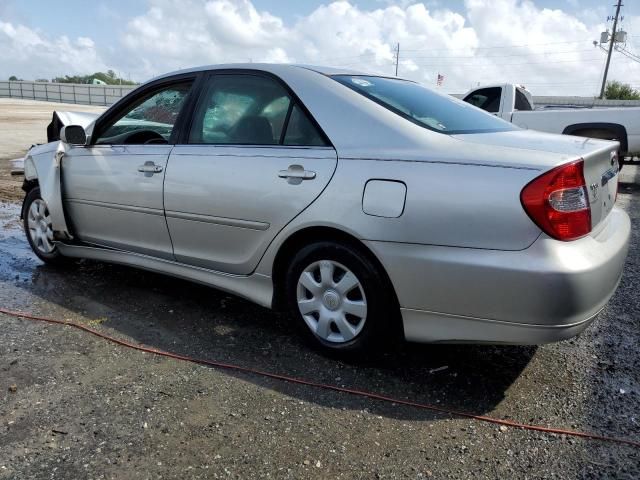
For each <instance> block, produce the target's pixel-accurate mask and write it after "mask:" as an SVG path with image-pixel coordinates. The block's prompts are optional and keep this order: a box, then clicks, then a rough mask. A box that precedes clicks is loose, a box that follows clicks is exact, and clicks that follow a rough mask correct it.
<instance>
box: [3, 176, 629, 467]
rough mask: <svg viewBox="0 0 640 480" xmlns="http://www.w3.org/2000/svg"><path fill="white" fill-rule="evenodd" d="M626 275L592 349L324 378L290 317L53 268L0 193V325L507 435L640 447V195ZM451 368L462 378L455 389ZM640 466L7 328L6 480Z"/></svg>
mask: <svg viewBox="0 0 640 480" xmlns="http://www.w3.org/2000/svg"><path fill="white" fill-rule="evenodd" d="M623 173H624V176H623V180H624V183H622V184H621V193H620V195H619V198H618V202H619V204H620V205H621V206H622V207H623V208H625V209H626V210H627V211H628V212H629V214H630V215H631V216H632V219H633V227H634V230H633V238H632V245H631V249H630V253H629V257H628V261H627V267H626V271H625V275H624V277H623V279H622V282H621V285H620V288H619V289H618V292H617V293H616V295H615V297H614V298H613V299H612V301H611V303H610V304H609V306H608V307H607V308H606V309H605V310H604V311H603V313H602V314H601V315H600V316H599V318H598V319H597V320H596V321H595V322H594V324H593V325H592V326H591V327H590V328H589V329H588V330H587V331H586V332H585V333H584V334H582V335H581V336H579V337H578V338H576V339H573V340H569V341H565V342H561V343H557V344H552V345H545V346H541V347H538V348H535V347H509V346H478V345H459V346H454V345H436V346H429V345H406V346H405V348H404V349H403V350H402V351H400V352H396V353H394V354H387V355H385V356H383V357H382V358H377V359H371V360H370V361H367V362H363V363H361V364H354V363H345V362H342V361H337V360H332V359H328V358H325V357H323V356H321V355H319V354H318V353H316V352H315V351H313V350H312V349H310V348H309V347H308V346H306V345H304V343H302V341H301V340H300V339H299V338H298V337H297V336H296V335H295V334H294V333H293V332H292V331H293V330H294V329H293V328H292V326H291V324H290V320H289V319H288V318H287V317H286V316H281V315H277V314H274V313H272V312H270V311H268V310H265V309H263V308H260V307H257V306H255V305H252V304H250V303H248V302H246V301H244V300H241V299H239V298H236V297H233V296H229V295H227V294H225V293H222V292H219V291H216V290H213V289H209V288H205V287H201V286H198V285H195V284H191V283H188V282H183V281H180V280H176V279H172V278H168V277H163V276H160V275H155V274H151V273H147V272H142V271H137V270H134V269H130V268H126V267H120V266H113V265H106V264H100V263H96V262H89V261H84V262H80V263H79V264H78V265H77V266H75V267H71V268H67V269H54V268H50V267H47V266H44V265H42V263H41V262H39V261H38V260H37V259H36V258H35V256H34V255H33V254H32V253H31V252H30V250H29V247H28V245H27V243H26V240H25V238H24V235H23V233H22V231H21V228H20V225H19V221H18V220H17V216H18V213H19V204H18V203H16V202H15V199H16V197H15V196H12V195H5V196H2V195H3V194H2V192H0V306H1V307H4V308H9V309H22V310H26V311H31V312H36V313H39V314H42V315H46V316H51V317H55V318H60V319H70V320H74V321H77V322H80V323H83V324H86V325H89V326H92V327H94V328H97V329H99V330H101V331H104V332H107V333H109V334H112V335H114V336H117V337H119V338H124V339H128V340H130V341H133V342H140V343H143V344H145V345H149V346H153V347H156V348H162V349H166V350H170V351H173V352H177V353H181V354H186V355H192V356H197V357H202V358H207V359H211V360H218V361H222V362H228V363H234V364H237V365H241V366H245V367H252V368H258V369H263V370H268V371H270V372H275V373H280V374H285V375H291V376H298V377H302V378H306V379H310V380H313V381H321V382H326V383H330V384H334V385H344V386H348V387H354V388H359V389H366V390H370V391H375V392H379V393H383V394H385V395H391V396H395V397H397V398H402V399H411V400H415V401H419V402H426V403H431V404H435V405H439V406H445V407H450V408H455V409H460V410H466V411H470V412H473V413H478V414H487V415H492V416H494V417H498V418H508V419H514V420H517V421H522V422H531V423H535V424H542V425H548V426H554V427H564V428H571V429H578V430H585V431H591V432H597V433H601V434H604V435H611V436H616V437H625V438H630V439H635V440H639V439H640V357H639V355H638V345H639V344H640V323H639V319H640V300H639V297H638V294H637V291H638V288H640V274H639V273H638V272H639V271H640V245H639V242H640V230H639V228H638V221H639V217H640V187H639V184H638V183H637V182H638V180H640V175H639V174H638V171H637V169H636V168H635V167H632V168H629V169H627V170H626V171H625V172H623ZM440 367H446V368H444V369H441V368H440ZM639 466H640V449H634V448H632V447H628V446H623V445H617V444H612V443H602V442H598V441H590V440H583V439H578V438H572V437H564V436H559V435H547V434H542V433H536V432H528V431H522V430H517V429H511V428H500V427H498V426H495V425H491V424H486V423H479V422H475V421H472V420H468V419H459V418H450V417H447V416H443V415H439V414H434V413H431V412H428V411H424V410H417V409H414V408H409V407H404V406H400V405H397V404H390V403H383V402H380V401H374V400H367V399H362V398H358V397H353V396H350V395H346V394H341V393H336V392H330V391H324V390H318V389H314V388H311V387H303V386H298V385H293V384H289V383H284V382H279V381H276V380H270V379H265V378H261V377H257V376H254V375H248V374H240V373H234V372H233V371H229V370H217V369H213V368H209V367H203V366H196V365H193V364H189V363H184V362H180V361H176V360H171V359H167V358H163V357H158V356H155V355H151V354H145V353H141V352H136V351H132V350H128V349H124V348H122V347H120V346H116V345H113V344H110V343H107V342H105V341H104V340H101V339H98V338H96V337H93V336H91V335H88V334H85V333H82V332H79V331H77V330H74V329H71V328H68V327H61V326H54V325H46V324H42V323H34V322H29V321H26V320H18V319H15V318H12V317H8V316H5V315H1V314H0V479H5V478H6V479H14V478H19V479H29V478H54V479H57V478H60V479H67V478H132V477H135V478H248V477H251V478H254V477H256V478H257V477H275V478H465V477H470V476H472V475H474V476H476V477H479V478H623V479H631V478H638V477H639Z"/></svg>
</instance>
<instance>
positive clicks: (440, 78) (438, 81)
mask: <svg viewBox="0 0 640 480" xmlns="http://www.w3.org/2000/svg"><path fill="white" fill-rule="evenodd" d="M443 82H444V75H440V74H438V80H436V85H437V86H439V87H441V86H442V83H443Z"/></svg>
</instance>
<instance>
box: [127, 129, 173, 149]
mask: <svg viewBox="0 0 640 480" xmlns="http://www.w3.org/2000/svg"><path fill="white" fill-rule="evenodd" d="M159 141H160V142H163V143H167V141H166V140H165V138H164V137H163V136H162V135H160V134H159V133H158V132H154V131H153V130H138V131H136V132H133V133H132V134H131V135H129V136H128V137H127V138H126V139H125V140H124V142H123V143H124V144H126V145H147V144H149V143H151V142H159Z"/></svg>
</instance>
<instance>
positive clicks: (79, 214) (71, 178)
mask: <svg viewBox="0 0 640 480" xmlns="http://www.w3.org/2000/svg"><path fill="white" fill-rule="evenodd" d="M63 117H64V116H62V117H59V118H63ZM59 118H58V120H59ZM81 118H83V119H86V121H84V120H83V122H79V121H78V122H77V123H81V125H78V124H76V125H71V124H67V125H65V126H62V123H64V122H60V121H58V122H53V123H52V125H51V126H50V132H49V133H50V135H51V138H50V140H52V141H51V142H50V143H48V144H46V145H41V146H38V147H34V148H32V149H31V150H30V151H29V153H28V154H27V157H26V159H25V178H26V180H25V185H24V189H25V191H26V198H25V202H24V207H23V219H24V225H25V230H26V233H27V237H28V239H29V242H30V244H31V246H32V248H33V250H34V252H35V253H36V255H38V257H40V258H41V259H42V260H44V261H45V262H50V263H61V262H64V261H68V260H69V259H72V258H92V259H98V260H103V261H107V262H115V263H120V264H125V265H131V266H135V267H139V268H144V269H147V270H152V271H156V272H163V273H166V274H169V275H173V276H176V277H180V278H185V279H189V280H193V281H196V282H200V283H204V284H207V285H211V286H213V287H216V288H220V289H223V290H226V291H229V292H233V293H235V294H237V295H240V296H243V297H245V298H248V299H250V300H252V301H254V302H256V303H259V304H260V305H264V306H266V307H270V308H271V307H273V308H285V309H288V310H289V312H290V313H291V316H292V322H294V323H295V324H297V325H299V326H300V327H301V330H302V331H303V332H304V333H305V335H307V336H308V338H310V339H311V340H312V341H313V342H315V344H317V345H319V346H321V347H323V348H324V349H327V350H332V351H342V352H362V351H365V350H367V349H372V348H378V347H380V346H381V345H382V344H386V343H390V342H393V341H395V340H397V339H402V338H404V339H406V340H409V341H417V342H493V343H516V344H538V343H544V342H550V341H557V340H561V339H565V338H568V337H571V336H574V335H576V334H578V333H579V332H581V331H582V330H583V329H584V328H585V327H587V325H588V324H589V323H590V322H591V321H592V320H593V319H594V318H595V316H596V315H597V314H598V312H599V311H600V310H601V309H602V308H603V307H604V306H605V304H606V303H607V301H608V300H609V298H610V297H611V295H613V293H614V291H615V290H616V287H617V285H618V282H619V279H620V276H621V273H622V268H623V264H624V261H625V257H626V254H627V245H628V241H629V233H630V222H629V218H628V216H627V215H626V214H625V213H624V212H623V211H621V210H620V209H618V208H616V207H615V206H614V203H615V200H616V194H617V175H618V159H617V156H616V151H617V149H618V144H617V143H616V142H608V141H601V140H593V139H586V138H579V137H571V136H561V135H550V134H544V133H539V132H532V131H526V130H521V129H519V128H517V127H515V126H514V125H511V124H509V123H507V122H504V121H502V120H501V119H498V118H496V117H494V116H492V115H490V114H488V113H486V112H484V111H482V110H480V109H477V108H475V107H473V106H471V105H469V104H466V103H463V102H461V101H458V100H456V99H454V98H452V97H450V96H447V95H443V94H440V93H437V92H435V91H433V90H430V89H427V88H424V87H422V86H420V85H419V84H417V83H414V82H411V81H407V80H401V79H397V78H386V77H381V76H373V75H365V74H360V73H355V72H350V71H339V70H332V69H327V68H318V67H308V66H294V65H261V64H244V65H220V66H210V67H203V68H196V69H190V70H184V71H180V72H176V73H171V74H168V75H164V76H161V77H159V78H156V79H154V80H152V81H150V82H148V83H146V84H144V85H142V86H141V87H139V88H138V89H136V90H135V91H133V92H132V93H130V94H129V95H128V96H126V97H125V98H124V99H122V100H121V101H119V102H118V103H116V104H115V105H113V106H112V107H111V108H110V109H109V110H107V111H106V112H105V113H104V114H102V115H101V116H99V117H98V118H96V119H90V118H87V117H81ZM60 127H61V128H60ZM52 131H53V133H52Z"/></svg>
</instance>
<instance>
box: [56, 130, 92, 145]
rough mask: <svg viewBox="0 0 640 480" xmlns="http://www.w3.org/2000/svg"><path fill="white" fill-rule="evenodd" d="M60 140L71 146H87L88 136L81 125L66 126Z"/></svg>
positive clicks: (61, 132) (61, 131)
mask: <svg viewBox="0 0 640 480" xmlns="http://www.w3.org/2000/svg"><path fill="white" fill-rule="evenodd" d="M60 140H62V141H63V142H64V143H68V144H69V145H86V144H87V134H86V133H85V131H84V128H82V127H81V126H80V125H65V126H64V127H62V129H61V130H60Z"/></svg>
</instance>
